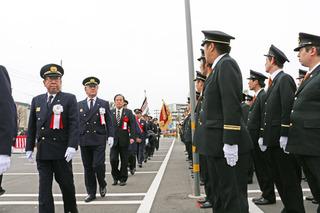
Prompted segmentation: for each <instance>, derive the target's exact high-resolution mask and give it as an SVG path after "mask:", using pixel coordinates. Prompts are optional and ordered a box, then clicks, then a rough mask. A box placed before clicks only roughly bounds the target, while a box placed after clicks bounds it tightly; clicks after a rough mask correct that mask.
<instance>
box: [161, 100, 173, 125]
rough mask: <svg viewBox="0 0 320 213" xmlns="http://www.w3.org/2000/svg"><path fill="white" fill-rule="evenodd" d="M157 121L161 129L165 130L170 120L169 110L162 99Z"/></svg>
mask: <svg viewBox="0 0 320 213" xmlns="http://www.w3.org/2000/svg"><path fill="white" fill-rule="evenodd" d="M159 121H160V122H159V125H160V129H161V131H164V130H167V129H168V125H169V124H170V123H171V122H172V116H171V112H170V110H169V108H168V106H167V105H166V104H165V103H164V101H163V103H162V107H161V111H160V119H159Z"/></svg>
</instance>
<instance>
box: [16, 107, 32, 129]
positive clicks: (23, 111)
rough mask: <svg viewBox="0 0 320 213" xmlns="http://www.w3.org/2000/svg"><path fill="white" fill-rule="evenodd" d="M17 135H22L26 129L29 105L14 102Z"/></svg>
mask: <svg viewBox="0 0 320 213" xmlns="http://www.w3.org/2000/svg"><path fill="white" fill-rule="evenodd" d="M16 106H17V123H18V134H19V135H20V134H24V133H25V132H26V131H27V128H28V122H29V115H30V104H26V103H21V102H16Z"/></svg>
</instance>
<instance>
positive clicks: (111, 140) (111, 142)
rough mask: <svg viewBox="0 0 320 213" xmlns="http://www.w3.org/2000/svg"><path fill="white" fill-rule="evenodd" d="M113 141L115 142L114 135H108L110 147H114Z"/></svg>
mask: <svg viewBox="0 0 320 213" xmlns="http://www.w3.org/2000/svg"><path fill="white" fill-rule="evenodd" d="M113 142H114V140H113V137H108V142H107V143H108V145H109V147H110V148H112V147H113Z"/></svg>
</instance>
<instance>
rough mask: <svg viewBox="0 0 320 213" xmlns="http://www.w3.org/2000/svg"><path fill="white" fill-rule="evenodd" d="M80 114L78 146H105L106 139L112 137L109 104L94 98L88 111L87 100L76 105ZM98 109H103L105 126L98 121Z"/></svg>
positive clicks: (112, 126)
mask: <svg viewBox="0 0 320 213" xmlns="http://www.w3.org/2000/svg"><path fill="white" fill-rule="evenodd" d="M78 108H79V113H80V146H97V145H105V144H106V140H107V138H108V137H114V129H113V128H114V125H113V123H112V122H113V119H112V118H111V111H110V107H109V102H108V101H105V100H102V99H99V98H96V101H95V104H94V106H93V108H92V109H91V110H89V107H88V102H87V99H85V100H83V101H80V102H79V103H78ZM100 108H104V111H105V114H104V119H105V122H106V125H102V124H101V121H100Z"/></svg>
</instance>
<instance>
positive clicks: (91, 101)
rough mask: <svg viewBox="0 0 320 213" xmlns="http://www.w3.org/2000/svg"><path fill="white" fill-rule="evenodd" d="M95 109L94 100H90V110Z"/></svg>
mask: <svg viewBox="0 0 320 213" xmlns="http://www.w3.org/2000/svg"><path fill="white" fill-rule="evenodd" d="M92 108H93V98H90V110H91V109H92Z"/></svg>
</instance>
